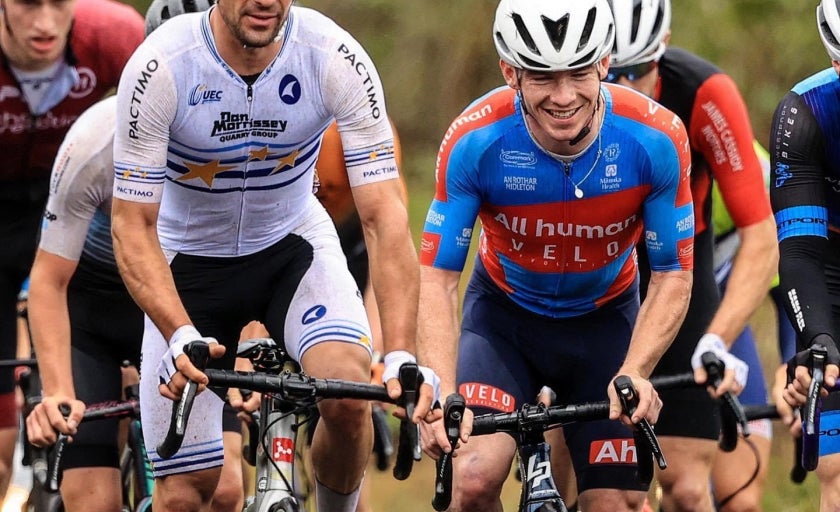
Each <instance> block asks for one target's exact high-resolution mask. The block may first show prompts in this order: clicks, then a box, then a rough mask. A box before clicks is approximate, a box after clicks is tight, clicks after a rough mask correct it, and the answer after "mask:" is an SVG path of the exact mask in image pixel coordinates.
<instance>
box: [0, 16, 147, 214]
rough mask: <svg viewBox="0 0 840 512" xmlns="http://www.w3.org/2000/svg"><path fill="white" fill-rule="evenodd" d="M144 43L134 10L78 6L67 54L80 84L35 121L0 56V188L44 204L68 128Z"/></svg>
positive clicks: (114, 81) (113, 81)
mask: <svg viewBox="0 0 840 512" xmlns="http://www.w3.org/2000/svg"><path fill="white" fill-rule="evenodd" d="M143 37H144V21H143V17H142V16H141V15H140V14H139V13H138V12H137V11H136V10H134V8H132V7H130V6H128V5H126V4H123V3H120V2H117V1H114V0H78V2H77V3H76V6H75V10H74V21H73V28H72V30H71V33H70V41H69V48H68V51H67V54H66V55H67V57H66V58H67V62H68V64H70V65H72V66H74V67H75V68H76V71H77V73H78V80H77V81H76V82H75V85H74V86H73V87H72V89H70V91H69V92H68V93H67V95H66V96H65V98H64V99H63V100H62V101H61V102H60V103H59V104H58V105H56V106H55V107H53V108H52V109H50V110H48V111H47V112H46V113H44V114H42V115H37V116H36V115H34V114H32V112H31V110H32V109H30V106H29V105H28V104H27V102H26V99H25V97H24V95H23V93H22V91H21V89H20V86H19V84H18V82H17V80H16V78H15V76H14V74H12V71H11V69H10V67H9V62H8V61H7V60H6V56H5V55H2V52H0V62H2V66H0V154H2V155H3V162H2V164H0V187H2V188H7V190H8V189H10V188H14V189H16V190H18V191H19V192H22V193H27V192H28V193H29V195H30V196H31V199H32V200H36V201H42V200H43V199H45V198H46V194H47V190H46V186H45V183H46V182H47V180H48V178H49V175H50V170H51V169H52V164H53V159H54V158H55V156H56V153H57V151H58V146H59V145H60V144H61V141H62V140H63V139H64V135H65V134H66V133H67V130H68V129H69V128H70V125H71V124H72V123H73V122H74V121H75V120H76V118H77V117H79V114H81V113H82V112H83V111H85V110H86V109H87V108H88V107H90V106H91V105H93V104H94V103H96V102H97V101H99V100H100V99H102V97H103V96H104V95H105V94H106V93H107V92H108V91H110V90H112V89H113V88H115V87H116V86H117V83H118V82H119V77H120V73H121V72H122V69H123V66H125V63H126V62H127V61H128V58H129V57H130V56H131V54H132V53H133V52H134V50H135V48H137V46H138V45H139V44H140V42H141V41H142V40H143ZM27 183H31V184H33V185H34V184H35V183H37V184H38V185H37V188H38V190H28V187H25V185H26V184H27ZM14 184H18V185H20V186H18V187H14V186H13V185H14ZM42 187H43V190H40V189H41V188H42ZM41 192H43V194H41ZM18 199H23V198H20V197H19V198H18Z"/></svg>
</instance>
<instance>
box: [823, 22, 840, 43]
mask: <svg viewBox="0 0 840 512" xmlns="http://www.w3.org/2000/svg"><path fill="white" fill-rule="evenodd" d="M820 32H822V34H823V37H824V38H825V40H826V41H828V42H829V44H831V46H834V47H835V48H837V47H838V46H840V41H837V38H836V37H834V32H832V31H831V27H830V26H829V25H828V22H827V21H825V19H823V20H822V21H821V22H820Z"/></svg>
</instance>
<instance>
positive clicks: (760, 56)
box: [126, 0, 830, 512]
mask: <svg viewBox="0 0 840 512" xmlns="http://www.w3.org/2000/svg"><path fill="white" fill-rule="evenodd" d="M126 1H127V3H130V4H131V5H133V6H134V7H136V8H137V10H138V11H140V12H141V13H145V10H146V7H147V6H148V4H149V2H150V0H126ZM297 3H298V4H299V5H303V6H307V7H312V8H315V9H318V10H320V11H321V12H323V13H325V14H327V15H328V16H330V17H331V18H333V19H335V20H336V21H337V22H338V23H339V24H340V25H342V26H343V27H345V28H346V29H347V30H349V31H350V32H351V33H352V34H353V35H355V36H356V38H357V39H358V40H359V41H360V42H361V43H362V44H363V45H364V46H365V48H366V49H367V50H368V52H369V53H370V54H371V56H372V57H373V60H374V62H375V63H376V65H377V68H378V70H379V74H380V75H381V77H382V81H383V83H384V86H385V92H386V101H387V106H388V112H389V114H390V115H391V117H392V118H393V119H394V121H395V123H396V126H397V129H398V131H399V134H400V137H401V140H402V146H403V152H404V160H403V161H404V165H403V172H404V173H405V175H406V176H407V180H408V186H409V192H410V200H409V206H410V213H411V219H412V228H413V231H414V236H415V239H418V240H419V235H420V233H421V231H422V225H423V219H424V218H425V213H426V208H427V207H428V205H429V200H430V199H431V197H432V194H433V186H434V185H433V182H434V161H435V157H436V153H437V148H438V144H439V143H440V140H441V138H442V136H443V134H444V132H445V131H446V128H447V127H448V125H449V123H450V122H451V121H452V120H453V119H454V118H455V117H456V116H457V115H458V114H459V112H460V111H461V110H462V109H463V108H464V107H466V106H467V105H468V104H469V103H470V102H471V101H472V100H473V99H474V98H476V97H478V96H479V95H481V94H483V93H484V92H486V91H487V90H489V89H491V88H493V87H496V86H498V85H501V84H502V83H503V82H502V79H501V75H500V73H499V67H498V57H497V55H496V52H495V49H494V47H493V43H492V39H491V35H490V34H491V27H492V23H493V16H494V12H495V7H496V1H495V0H428V1H409V0H298V2H297ZM817 3H818V2H817V0H796V1H790V0H703V1H700V2H697V1H690V0H672V4H673V22H672V37H671V45H672V46H679V47H683V48H686V49H688V50H691V51H693V52H695V53H697V54H698V55H700V56H702V57H705V58H707V59H708V60H710V61H712V62H713V63H715V64H717V65H718V66H719V67H720V68H721V69H722V70H723V71H725V72H726V73H728V74H729V75H731V76H732V78H733V79H734V80H735V82H736V83H737V84H738V86H739V87H740V89H741V92H742V95H743V97H744V99H745V101H746V103H747V107H748V109H749V112H750V117H751V120H752V125H753V130H754V132H755V137H756V139H757V140H758V141H760V142H761V143H762V144H763V145H765V146H767V141H768V138H769V125H770V121H771V118H772V115H773V111H774V109H775V107H776V104H777V102H778V101H779V100H780V99H781V98H782V96H783V95H784V94H785V92H786V91H787V90H789V89H790V88H791V87H792V86H793V85H794V84H795V83H797V82H798V81H800V80H802V79H803V78H805V77H807V76H809V75H810V74H812V73H814V72H816V71H818V70H821V69H823V68H826V67H828V66H829V65H830V62H829V59H828V56H827V55H826V53H825V50H824V49H823V46H822V44H821V43H820V40H819V36H818V35H817V30H816V21H815V14H814V13H815V9H816V6H817ZM418 243H419V242H418ZM774 314H775V312H774V311H773V308H772V307H770V306H769V305H765V306H764V307H762V308H761V310H760V311H759V312H758V314H757V315H756V316H755V318H754V319H753V328H754V329H755V332H756V337H757V339H759V340H761V342H762V345H763V346H762V358H763V360H764V361H765V368H766V370H765V373H766V374H768V375H772V370H773V369H774V368H775V366H776V365H777V364H778V355H776V354H775V353H774V352H773V347H774V346H775V341H774V340H775V327H774V326H775V318H774V317H773V316H772V315H774ZM791 446H792V444H791V442H790V439H789V438H788V436H787V435H786V434H785V433H784V432H783V430H782V429H780V428H779V427H778V426H777V428H776V440H775V441H774V452H773V453H774V458H773V461H772V463H771V470H770V475H769V477H768V485H767V490H766V495H765V497H764V510H765V512H774V511H813V510H817V509H818V507H819V501H818V495H817V490H816V489H817V488H816V478H815V477H813V475H812V476H809V477H808V479H807V480H806V482H805V484H804V485H794V484H792V483H791V482H790V480H789V479H788V471H789V469H790V467H791V461H792V460H793V459H792V453H791ZM368 478H370V479H372V481H373V483H374V487H373V494H374V498H373V505H374V510H400V511H406V512H411V511H414V510H431V507H430V500H431V497H432V492H433V487H432V479H433V466H432V465H431V463H430V462H429V461H428V459H424V461H423V462H422V463H421V464H420V465H419V466H418V467H416V468H415V471H414V473H413V475H412V477H411V478H410V479H409V480H407V481H405V482H397V481H396V480H394V479H393V477H392V476H391V474H390V471H388V472H382V473H381V472H378V471H376V470H375V469H373V468H371V470H370V471H369V472H368ZM518 492H519V491H518V482H516V481H515V479H513V478H510V479H509V480H508V483H507V486H506V488H505V495H504V503H505V508H506V509H508V510H515V504H516V501H517V499H518Z"/></svg>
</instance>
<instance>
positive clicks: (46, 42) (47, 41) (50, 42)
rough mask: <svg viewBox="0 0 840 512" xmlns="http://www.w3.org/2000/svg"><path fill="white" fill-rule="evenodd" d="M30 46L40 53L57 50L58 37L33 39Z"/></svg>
mask: <svg viewBox="0 0 840 512" xmlns="http://www.w3.org/2000/svg"><path fill="white" fill-rule="evenodd" d="M29 41H30V45H31V46H32V48H33V49H34V50H35V51H37V52H40V53H47V52H49V51H51V50H52V49H53V48H55V45H56V44H57V41H58V38H57V37H50V36H41V37H33V38H31V39H30V40H29Z"/></svg>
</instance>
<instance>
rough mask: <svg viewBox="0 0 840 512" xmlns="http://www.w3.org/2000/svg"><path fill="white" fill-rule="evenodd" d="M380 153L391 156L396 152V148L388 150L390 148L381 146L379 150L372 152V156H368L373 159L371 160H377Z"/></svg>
mask: <svg viewBox="0 0 840 512" xmlns="http://www.w3.org/2000/svg"><path fill="white" fill-rule="evenodd" d="M379 151H382V152H383V153H385V154H386V155H388V154H391V153H393V152H394V148H393V147H390V148H388V147H385V146H379V149H378V150H376V149H375V150H373V151H371V152H370V154H369V155H368V158H369V159H371V160H376V159H377V158H378V157H379Z"/></svg>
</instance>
